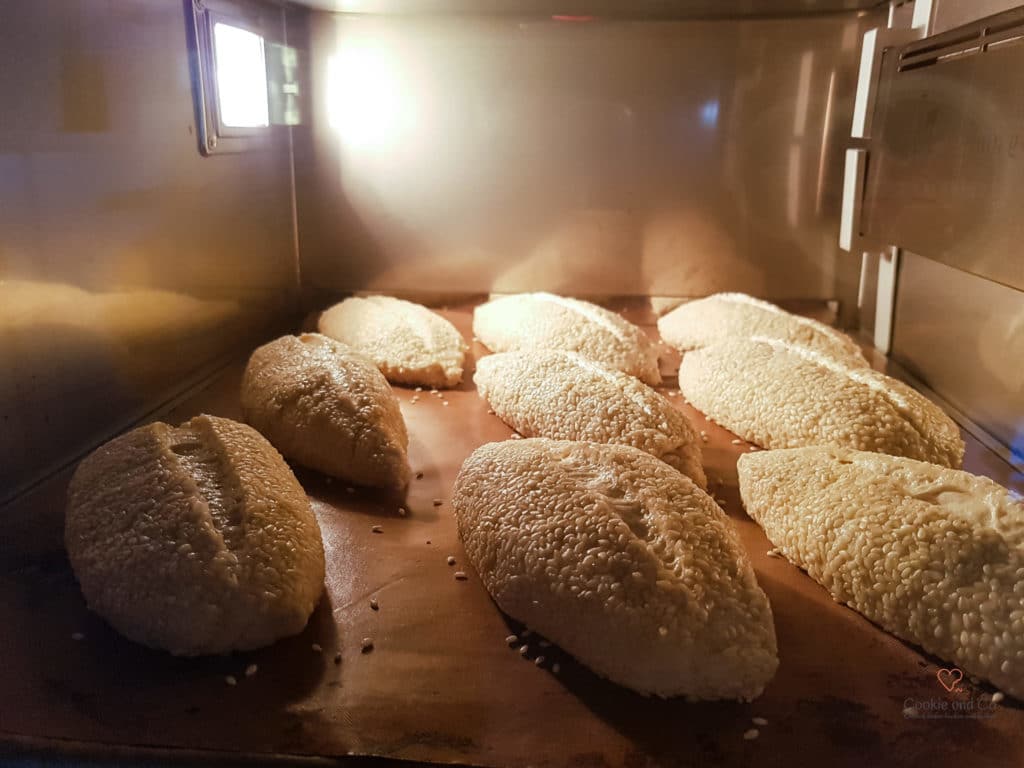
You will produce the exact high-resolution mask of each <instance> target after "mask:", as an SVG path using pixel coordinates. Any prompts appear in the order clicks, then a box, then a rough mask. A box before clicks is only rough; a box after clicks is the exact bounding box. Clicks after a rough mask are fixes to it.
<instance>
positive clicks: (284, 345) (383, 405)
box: [242, 333, 410, 488]
mask: <svg viewBox="0 0 1024 768" xmlns="http://www.w3.org/2000/svg"><path fill="white" fill-rule="evenodd" d="M242 411H243V412H244V413H245V420H246V421H247V422H249V423H250V424H252V425H253V426H254V427H256V429H258V430H259V431H260V432H262V433H263V434H264V436H266V438H267V439H268V440H270V442H271V443H273V444H274V447H275V448H277V449H278V450H279V451H280V452H281V453H283V454H284V455H285V456H286V457H288V458H289V459H292V460H294V461H296V462H298V463H299V464H302V465H304V466H307V467H310V468H311V469H315V470H318V471H319V472H323V473H325V474H328V475H333V476H334V477H340V478H343V479H345V480H348V481H349V482H351V483H355V484H356V485H369V486H373V487H378V488H403V487H405V486H406V485H407V484H408V482H409V474H410V472H409V461H408V458H407V456H406V451H407V449H408V446H409V436H408V434H407V433H406V429H405V421H404V420H403V418H402V412H401V410H400V409H399V405H398V400H397V398H396V397H395V393H394V392H392V391H391V387H390V386H388V382H387V380H386V379H385V378H384V375H383V374H382V373H381V372H380V371H379V370H377V366H375V365H374V364H373V362H372V361H370V360H369V358H367V357H364V356H363V355H361V354H359V353H358V352H355V351H353V350H352V349H351V348H349V347H347V346H345V345H344V344H342V343H341V342H339V341H335V340H334V339H329V338H327V337H326V336H321V335H320V334H317V333H307V334H303V335H302V336H282V337H281V338H279V339H277V340H275V341H272V342H270V343H269V344H264V345H263V346H262V347H259V348H258V349H257V350H256V351H255V352H253V353H252V356H251V357H250V358H249V364H248V366H246V369H245V375H244V377H243V378H242Z"/></svg>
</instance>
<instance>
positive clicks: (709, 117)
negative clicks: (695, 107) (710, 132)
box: [700, 99, 718, 128]
mask: <svg viewBox="0 0 1024 768" xmlns="http://www.w3.org/2000/svg"><path fill="white" fill-rule="evenodd" d="M700 122H701V125H703V126H704V127H705V128H714V127H715V126H716V125H718V99H711V101H705V102H704V103H703V104H701V105H700Z"/></svg>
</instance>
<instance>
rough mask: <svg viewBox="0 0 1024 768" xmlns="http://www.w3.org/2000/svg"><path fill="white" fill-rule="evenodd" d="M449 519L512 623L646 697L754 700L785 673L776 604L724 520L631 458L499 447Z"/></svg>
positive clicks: (670, 474)
mask: <svg viewBox="0 0 1024 768" xmlns="http://www.w3.org/2000/svg"><path fill="white" fill-rule="evenodd" d="M452 507H453V509H454V511H455V515H456V520H457V522H458V528H459V534H460V535H461V537H462V540H463V542H464V544H465V547H466V553H467V555H468V556H469V559H470V561H471V562H472V564H473V566H474V567H475V568H476V570H477V572H478V573H479V574H480V578H481V580H482V581H483V584H484V586H485V587H486V588H487V590H488V592H490V594H491V597H492V598H493V599H494V601H495V602H496V603H497V604H498V606H499V607H500V608H501V610H503V611H504V612H505V613H507V614H509V615H510V616H512V617H513V618H515V619H517V620H519V621H522V622H524V623H525V624H527V625H528V626H529V627H530V628H531V629H534V630H537V631H538V632H540V633H541V634H543V635H544V636H546V637H548V638H550V639H551V640H552V641H554V642H555V643H557V644H558V645H560V646H561V647H562V648H564V649H565V650H566V651H567V652H569V653H571V654H572V655H573V656H575V657H576V658H577V659H578V660H579V661H580V662H582V663H583V664H585V665H586V666H588V667H589V668H590V669H592V670H593V671H594V672H596V673H597V674H599V675H601V676H603V677H606V678H608V679H609V680H611V681H613V682H615V683H618V684H619V685H623V686H626V687H627V688H630V689H632V690H634V691H637V692H638V693H641V694H645V695H648V694H654V695H657V696H663V697H670V696H685V697H687V698H689V699H742V700H749V699H753V698H755V697H757V696H759V695H760V694H761V692H762V691H763V690H764V687H765V685H766V684H767V683H768V681H769V680H771V678H772V676H773V675H774V674H775V670H776V668H777V667H778V656H777V652H776V644H775V627H774V624H773V622H772V612H771V607H770V606H769V604H768V598H767V597H766V596H765V594H764V592H762V591H761V588H760V587H759V586H758V584H757V579H756V578H755V576H754V571H753V569H752V568H751V566H750V562H749V561H748V560H747V556H746V554H745V553H744V551H743V549H742V547H741V545H740V542H739V539H738V537H737V535H736V533H735V531H734V530H733V528H732V525H731V523H730V522H729V519H728V518H727V517H726V515H725V513H724V512H722V510H721V509H719V507H718V506H717V505H716V504H715V503H714V501H712V499H711V497H710V496H708V495H707V494H706V493H704V492H703V491H702V490H700V489H699V488H698V487H697V486H696V485H695V484H694V483H693V481H692V480H690V479H689V478H688V477H686V476H685V475H683V474H681V473H680V472H677V471H676V470H674V469H673V468H672V467H670V466H668V465H667V464H665V463H664V462H662V461H659V460H658V459H656V458H654V457H653V456H651V455H650V454H648V453H644V452H643V451H640V450H637V449H636V448H631V447H629V446H625V445H601V444H598V443H578V442H569V441H561V440H547V439H544V438H532V439H527V440H508V441H505V442H502V443H489V444H487V445H484V446H483V447H481V448H478V449H477V450H476V451H475V452H474V453H473V454H472V455H471V456H470V457H469V458H468V459H467V460H466V462H465V463H464V464H463V466H462V470H461V471H460V472H459V476H458V478H457V479H456V481H455V490H454V495H453V498H452Z"/></svg>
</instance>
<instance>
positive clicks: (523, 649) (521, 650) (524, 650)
mask: <svg viewBox="0 0 1024 768" xmlns="http://www.w3.org/2000/svg"><path fill="white" fill-rule="evenodd" d="M529 652H530V646H528V645H520V646H519V655H520V656H525V655H526V654H528V653H529Z"/></svg>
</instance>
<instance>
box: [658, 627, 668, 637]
mask: <svg viewBox="0 0 1024 768" xmlns="http://www.w3.org/2000/svg"><path fill="white" fill-rule="evenodd" d="M658 634H659V635H661V636H662V637H668V627H658Z"/></svg>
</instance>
